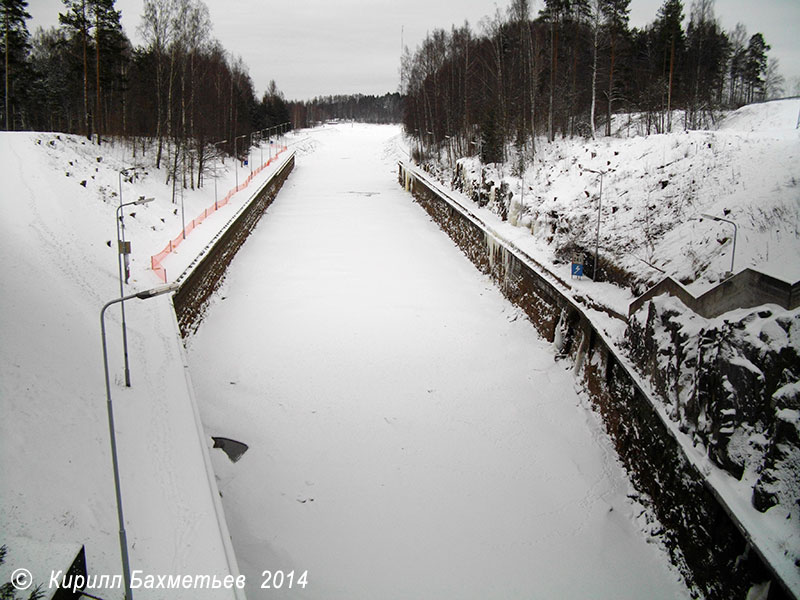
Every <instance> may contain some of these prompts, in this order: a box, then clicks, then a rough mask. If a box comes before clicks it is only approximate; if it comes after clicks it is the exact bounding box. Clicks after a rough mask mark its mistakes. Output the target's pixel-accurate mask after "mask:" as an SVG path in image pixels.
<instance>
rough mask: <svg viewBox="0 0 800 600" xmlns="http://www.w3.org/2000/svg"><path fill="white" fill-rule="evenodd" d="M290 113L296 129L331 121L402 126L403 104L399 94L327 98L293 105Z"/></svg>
mask: <svg viewBox="0 0 800 600" xmlns="http://www.w3.org/2000/svg"><path fill="white" fill-rule="evenodd" d="M289 112H290V113H291V115H292V124H293V125H294V127H295V128H298V127H310V126H312V125H313V124H314V123H320V122H324V121H329V120H331V119H344V120H355V121H360V122H362V123H402V121H403V100H402V97H401V96H400V94H399V93H397V92H395V93H392V94H384V95H383V96H365V95H363V94H355V95H349V96H326V97H323V98H314V99H313V100H310V101H308V102H290V103H289Z"/></svg>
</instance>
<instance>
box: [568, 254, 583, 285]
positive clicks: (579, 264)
mask: <svg viewBox="0 0 800 600" xmlns="http://www.w3.org/2000/svg"><path fill="white" fill-rule="evenodd" d="M570 274H571V276H572V278H573V279H575V278H576V277H577V278H578V279H581V278H582V277H583V255H582V254H574V255H573V256H572V270H571V271H570Z"/></svg>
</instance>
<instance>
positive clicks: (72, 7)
mask: <svg viewBox="0 0 800 600" xmlns="http://www.w3.org/2000/svg"><path fill="white" fill-rule="evenodd" d="M62 2H63V3H64V7H65V8H66V9H67V12H66V13H59V15H58V20H59V22H60V23H61V24H62V25H65V26H66V27H67V28H69V29H71V30H72V31H73V33H74V34H76V35H79V36H80V44H81V51H82V54H83V129H84V135H86V137H87V138H89V139H91V137H92V129H91V125H90V123H89V58H88V53H89V29H90V27H91V24H90V22H89V11H88V8H89V7H88V0H62Z"/></svg>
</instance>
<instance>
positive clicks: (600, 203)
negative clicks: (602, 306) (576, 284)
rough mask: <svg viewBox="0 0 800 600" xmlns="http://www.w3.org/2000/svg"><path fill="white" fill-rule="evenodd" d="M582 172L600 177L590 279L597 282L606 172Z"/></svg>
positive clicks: (590, 170) (591, 170)
mask: <svg viewBox="0 0 800 600" xmlns="http://www.w3.org/2000/svg"><path fill="white" fill-rule="evenodd" d="M583 170H584V171H589V173H596V174H597V175H600V195H599V196H598V197H597V235H596V237H595V241H594V274H593V275H594V277H593V278H592V279H593V281H595V282H597V280H598V279H599V277H600V267H599V263H598V262H597V260H598V256H597V255H598V252H599V250H600V209H601V208H602V206H603V175H606V174H607V173H608V171H595V170H594V169H583Z"/></svg>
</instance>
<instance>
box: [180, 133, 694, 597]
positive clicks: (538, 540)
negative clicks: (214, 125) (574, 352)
mask: <svg viewBox="0 0 800 600" xmlns="http://www.w3.org/2000/svg"><path fill="white" fill-rule="evenodd" d="M310 135H311V138H310V140H309V141H307V142H306V143H305V144H304V145H305V147H306V148H305V151H304V152H301V153H299V155H298V158H297V166H296V168H295V171H294V172H293V173H292V175H291V176H290V178H289V180H288V181H287V183H286V185H285V187H284V188H283V191H282V192H281V193H280V195H279V196H278V198H277V200H276V201H275V203H274V204H273V205H272V206H271V207H270V208H269V210H268V211H267V214H266V215H265V217H264V218H263V219H262V221H261V222H260V224H259V226H258V228H257V229H256V231H255V232H254V234H253V235H252V237H251V238H250V239H249V240H248V242H247V244H245V246H244V248H243V249H242V251H241V252H240V253H239V255H238V256H237V258H236V260H235V261H234V264H233V265H232V267H231V269H230V272H229V275H228V278H227V281H226V283H225V285H224V287H223V289H222V291H221V292H220V293H219V294H218V296H217V298H216V300H215V304H214V305H213V306H212V307H211V310H210V311H209V313H208V315H207V318H206V320H205V322H204V323H203V324H202V325H201V327H200V330H199V332H198V333H197V334H196V336H195V337H194V338H193V339H192V340H190V342H189V362H190V366H191V375H192V378H193V381H194V384H195V388H196V390H197V394H198V401H199V404H200V410H201V415H202V418H203V422H204V425H205V427H206V430H207V432H208V433H209V435H212V436H225V437H230V438H234V439H237V440H240V441H242V442H245V443H246V444H248V445H249V446H250V449H249V450H248V451H247V453H246V454H245V455H244V456H243V457H242V458H241V460H239V461H238V462H237V463H235V464H233V463H231V462H230V461H229V460H228V459H227V457H226V456H225V455H224V454H223V453H222V452H220V451H218V450H217V451H214V466H215V470H216V472H217V475H218V477H219V480H220V489H221V492H222V494H223V504H224V506H225V510H226V514H227V517H228V522H229V525H230V528H231V534H232V537H233V543H234V547H235V548H236V551H237V556H238V558H239V563H240V567H241V569H242V572H243V573H244V574H246V576H247V580H248V590H247V595H248V598H249V599H250V600H255V599H259V598H283V597H286V598H319V599H326V600H331V599H347V600H352V599H359V598H364V599H378V598H380V599H387V598H398V599H401V598H402V599H410V598H415V599H416V598H420V599H422V598H430V599H447V598H458V599H465V598H480V599H486V598H504V599H508V598H580V599H584V598H595V599H597V598H609V599H610V598H614V599H621V598H631V599H634V598H636V599H638V598H683V597H688V594H687V592H686V590H685V589H684V588H683V586H682V585H681V583H680V582H679V581H678V577H677V575H676V573H675V572H674V571H672V570H671V569H670V568H669V567H668V566H667V564H666V561H667V559H666V555H665V554H664V553H663V552H662V551H661V550H660V549H659V548H658V547H657V546H656V545H655V544H648V543H647V541H646V536H645V535H644V534H643V533H642V532H641V531H640V529H641V527H642V526H641V525H640V523H641V521H642V520H641V519H640V520H639V521H637V520H636V516H637V515H638V513H639V510H640V509H637V508H635V507H634V505H633V504H631V502H630V500H628V499H627V497H626V494H627V493H628V492H629V491H630V490H629V488H628V484H627V481H626V479H625V478H624V475H623V473H622V471H621V469H620V468H619V467H618V465H617V463H616V461H615V458H614V454H613V450H612V449H611V445H610V442H609V441H608V440H607V439H606V438H605V437H604V435H603V434H602V432H601V429H600V427H599V425H598V422H597V419H596V417H595V416H594V415H593V414H592V413H591V412H590V411H589V410H588V408H587V407H586V406H587V405H586V402H585V401H583V400H581V398H580V397H579V395H578V393H577V392H576V390H575V387H574V380H573V378H572V375H571V372H570V371H569V368H570V365H568V364H565V363H561V362H556V361H555V360H554V357H553V352H552V350H551V348H550V346H549V345H548V344H546V343H545V342H543V341H542V340H541V339H540V338H539V336H538V334H537V333H536V331H535V330H534V328H533V326H532V325H530V324H529V323H528V322H527V321H526V320H525V319H524V318H523V317H522V316H520V314H519V313H518V312H517V311H516V310H515V309H514V308H513V307H512V306H511V305H510V304H509V303H508V302H507V301H506V300H505V299H504V298H503V297H502V296H501V294H500V293H499V292H498V291H497V290H496V289H495V288H494V287H493V286H492V284H491V283H490V282H489V280H488V279H487V278H485V277H483V276H482V275H481V274H480V273H479V272H478V271H477V270H476V269H475V268H474V267H473V266H472V264H471V263H470V262H469V261H468V260H467V259H466V258H465V257H464V256H463V255H462V254H461V252H460V251H459V250H458V249H457V248H456V247H455V246H454V244H453V243H452V242H451V241H450V240H449V239H448V238H447V236H446V235H445V234H444V233H442V232H441V231H439V229H438V228H437V227H436V225H435V224H434V223H433V222H431V221H430V220H429V218H428V216H427V214H426V213H425V212H424V211H423V210H422V208H420V207H419V206H418V205H416V204H415V203H414V202H413V201H412V199H411V197H410V196H409V195H408V194H406V193H405V192H404V191H403V190H402V189H401V188H400V186H399V185H398V184H397V181H396V157H395V155H394V152H395V151H394V143H393V139H394V138H395V137H396V136H397V135H398V130H397V128H394V127H388V126H359V125H355V126H351V125H340V126H335V127H327V128H324V129H319V130H315V131H313V132H312V133H311V134H310ZM267 570H269V571H271V572H273V573H275V572H277V571H281V572H282V573H283V575H282V576H281V583H282V586H281V587H282V589H280V590H276V589H261V586H262V584H263V583H266V584H268V585H269V584H272V583H276V584H277V583H278V580H277V579H273V580H271V581H269V582H266V581H265V579H266V576H262V573H263V572H264V571H267ZM292 571H294V579H295V581H294V585H293V588H292V589H288V588H289V583H290V579H289V578H288V577H286V575H288V574H289V573H290V572H292ZM305 571H307V584H306V585H305V586H304V587H301V586H300V585H298V583H297V579H298V578H299V577H300V575H301V574H302V573H303V572H305Z"/></svg>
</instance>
